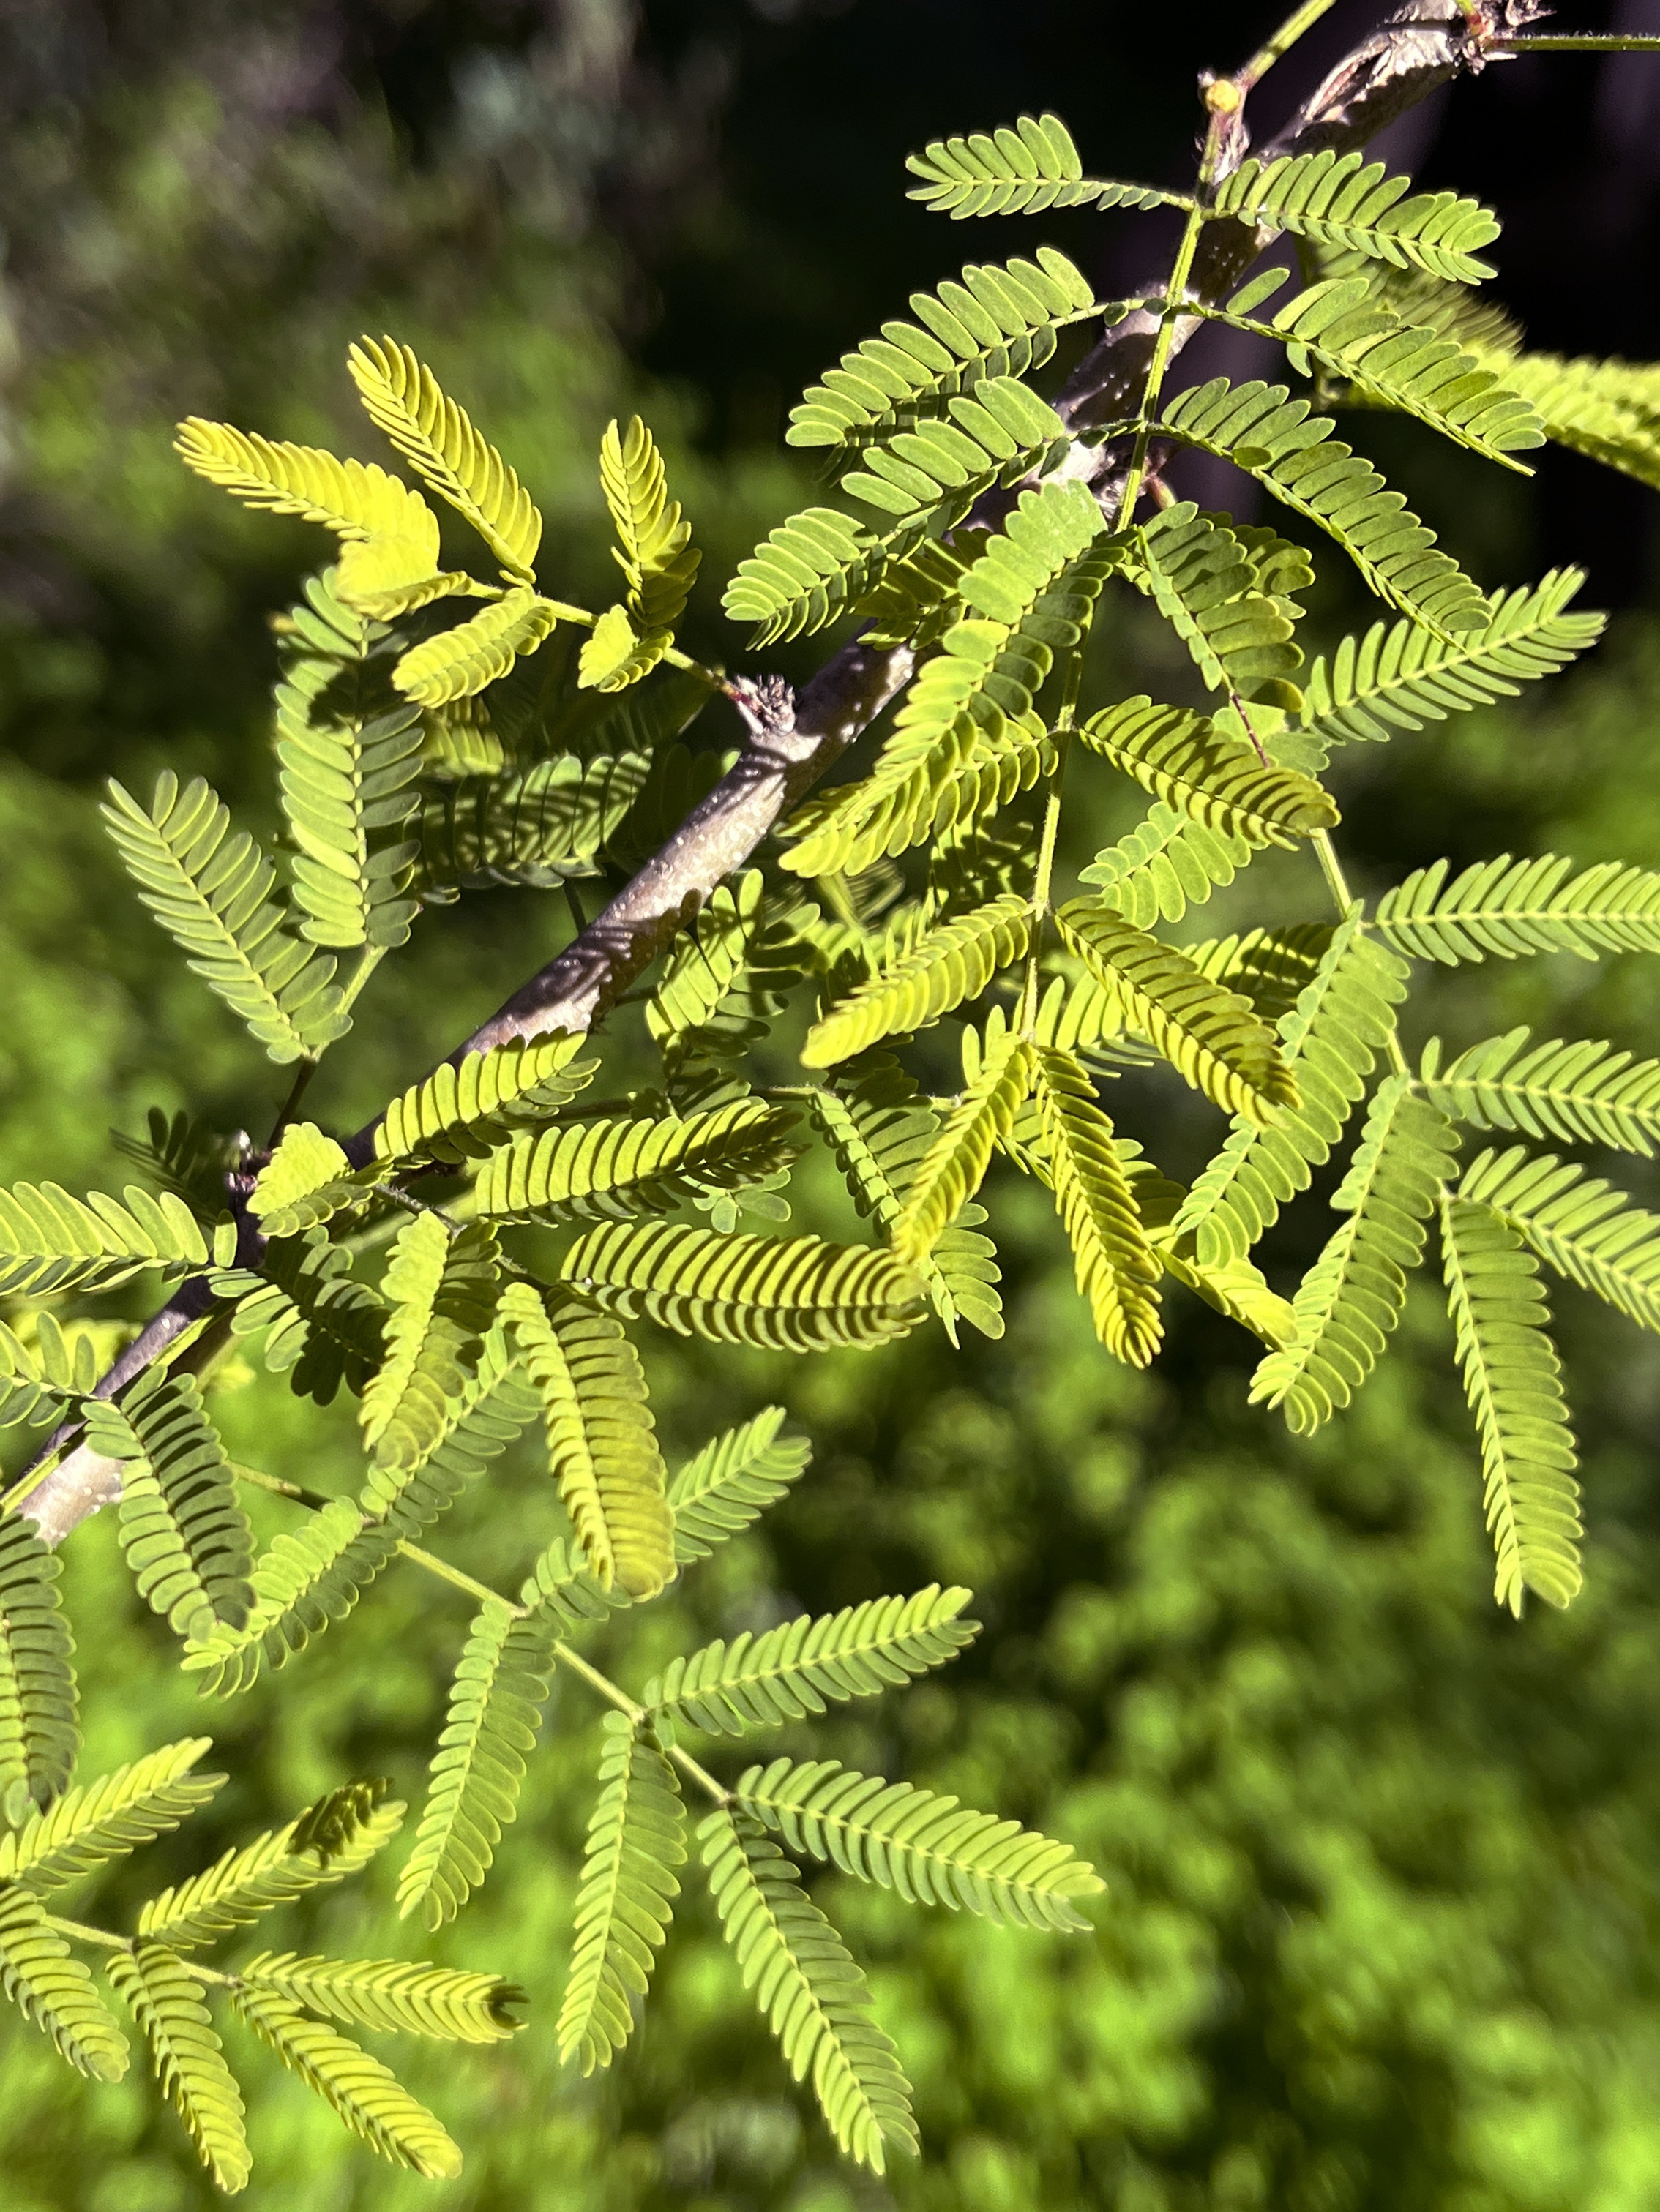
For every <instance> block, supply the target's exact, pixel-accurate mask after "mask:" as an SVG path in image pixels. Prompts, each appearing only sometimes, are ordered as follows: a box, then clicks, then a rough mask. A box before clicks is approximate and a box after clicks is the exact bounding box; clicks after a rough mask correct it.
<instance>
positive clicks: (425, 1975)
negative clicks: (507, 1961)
mask: <svg viewBox="0 0 1660 2212" xmlns="http://www.w3.org/2000/svg"><path fill="white" fill-rule="evenodd" d="M236 1978H237V1980H238V1981H239V1982H240V1983H241V1984H242V1985H243V1987H244V1988H245V1989H258V1990H274V1991H275V1992H276V1994H277V1996H283V1997H289V1998H292V1999H293V2001H294V2002H295V2003H296V2004H301V2005H304V2006H306V2007H307V2009H308V2010H309V2011H312V2012H318V2013H324V2014H326V2015H328V2017H329V2018H330V2019H331V2020H344V2021H352V2022H354V2023H355V2024H356V2025H357V2026H358V2027H372V2028H379V2029H381V2030H382V2031H384V2032H385V2033H388V2034H404V2035H423V2036H426V2037H429V2039H432V2040H434V2041H435V2042H439V2043H501V2042H503V2041H505V2040H506V2039H507V2038H508V2037H509V2036H513V2035H516V2034H517V2033H519V2031H520V2028H521V2027H524V2025H525V2021H524V2005H525V1993H524V1991H523V1990H521V1989H520V1988H519V1987H518V1985H517V1984H515V1983H513V1982H504V1981H502V1979H501V1978H500V1976H499V1975H496V1974H471V1973H466V1972H463V1971H462V1970H461V1969H460V1968H459V1967H456V1966H418V1965H415V1964H413V1963H411V1962H410V1960H406V1959H301V1958H298V1957H296V1956H295V1954H294V1953H293V1952H292V1951H282V1952H277V1951H262V1952H260V1954H259V1955H258V1958H255V1959H250V1960H248V1963H247V1965H246V1966H241V1967H239V1968H238V1970H237V1976H236Z"/></svg>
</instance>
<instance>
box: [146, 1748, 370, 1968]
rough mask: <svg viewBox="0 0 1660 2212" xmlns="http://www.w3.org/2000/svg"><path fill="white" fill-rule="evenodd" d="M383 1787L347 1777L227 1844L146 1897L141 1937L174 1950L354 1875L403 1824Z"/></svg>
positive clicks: (198, 1943)
mask: <svg viewBox="0 0 1660 2212" xmlns="http://www.w3.org/2000/svg"><path fill="white" fill-rule="evenodd" d="M385 1798H386V1784H385V1783H384V1782H349V1783H347V1784H344V1787H343V1788H341V1789H338V1790H330V1791H329V1793H328V1795H327V1796H325V1797H319V1799H318V1800H317V1802H316V1803H315V1804H314V1805H308V1806H307V1808H306V1810H305V1811H304V1812H303V1813H301V1814H297V1815H296V1816H295V1819H294V1820H290V1821H289V1822H288V1824H287V1825H286V1826H283V1827H281V1828H272V1829H271V1830H269V1831H268V1832H266V1833H265V1835H263V1836H257V1837H256V1838H254V1840H253V1842H252V1843H251V1844H243V1845H242V1846H241V1848H240V1850H237V1849H233V1850H228V1851H227V1852H226V1853H225V1855H224V1857H222V1858H221V1859H219V1860H218V1861H216V1863H215V1864H214V1865H212V1866H210V1867H209V1868H208V1869H206V1870H205V1871H204V1873H202V1874H198V1875H192V1876H191V1878H190V1879H189V1881H182V1882H179V1883H178V1884H177V1885H176V1886H175V1887H173V1888H170V1889H164V1890H163V1891H162V1892H161V1894H160V1896H159V1897H153V1898H151V1899H150V1900H149V1903H148V1904H146V1905H143V1907H142V1908H141V1910H140V1911H139V1915H138V1933H139V1936H141V1937H142V1938H143V1940H144V1941H146V1942H159V1943H165V1944H166V1945H167V1948H168V1949H169V1950H172V1951H192V1950H196V1949H198V1948H199V1947H200V1946H201V1945H202V1944H204V1943H211V1942H215V1941H216V1939H217V1938H218V1937H219V1936H228V1934H229V1933H230V1931H231V1930H232V1929H234V1928H245V1927H246V1926H247V1925H248V1924H249V1923H251V1922H252V1921H255V1920H258V1918H259V1917H260V1915H261V1914H262V1913H266V1912H271V1911H275V1910H276V1908H277V1906H278V1905H287V1904H289V1902H290V1901H291V1900H292V1899H295V1898H296V1897H303V1896H304V1894H305V1893H306V1892H307V1890H309V1889H317V1888H319V1887H325V1886H326V1885H328V1884H330V1883H332V1882H337V1881H344V1879H345V1877H346V1876H347V1875H351V1874H356V1873H357V1872H359V1870H360V1869H362V1868H363V1867H366V1866H367V1865H368V1863H369V1861H370V1860H371V1859H372V1858H373V1857H374V1855H375V1853H376V1852H377V1851H378V1850H381V1849H382V1847H383V1846H384V1845H386V1844H388V1843H390V1842H391V1840H392V1838H393V1837H394V1836H395V1835H396V1834H397V1833H398V1828H399V1826H401V1825H402V1822H403V1818H404V1808H403V1806H402V1805H401V1804H398V1802H395V1801H394V1802H392V1803H386V1802H384V1801H385Z"/></svg>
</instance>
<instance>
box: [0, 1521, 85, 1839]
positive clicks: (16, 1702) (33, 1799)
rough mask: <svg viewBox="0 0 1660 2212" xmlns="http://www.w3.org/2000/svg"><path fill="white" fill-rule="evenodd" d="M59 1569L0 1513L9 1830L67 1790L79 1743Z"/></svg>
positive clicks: (0, 1793)
mask: <svg viewBox="0 0 1660 2212" xmlns="http://www.w3.org/2000/svg"><path fill="white" fill-rule="evenodd" d="M62 1571H63V1566H62V1562H61V1561H60V1560H59V1559H58V1558H57V1556H56V1555H55V1554H54V1553H52V1552H50V1551H48V1549H47V1548H46V1545H45V1544H43V1543H42V1542H41V1541H40V1536H39V1535H38V1534H36V1532H35V1529H34V1528H33V1525H32V1523H31V1522H28V1521H27V1520H25V1519H23V1518H22V1517H21V1515H20V1514H18V1513H16V1512H13V1511H9V1510H8V1511H4V1512H0V1820H5V1821H7V1822H8V1823H9V1825H10V1826H12V1827H14V1828H18V1827H21V1826H22V1825H23V1822H24V1821H25V1820H27V1817H28V1815H29V1813H30V1811H31V1809H32V1808H41V1809H44V1808H46V1806H48V1805H50V1804H51V1803H52V1800H53V1799H54V1798H55V1797H58V1796H60V1795H61V1794H62V1792H63V1791H64V1790H66V1789H67V1788H68V1787H69V1779H70V1775H71V1774H72V1773H73V1772H74V1771H75V1758H76V1751H77V1750H78V1749H79V1747H80V1741H81V1737H80V1729H79V1726H78V1724H77V1721H76V1694H75V1669H74V1668H73V1666H72V1665H71V1664H70V1655H71V1653H72V1652H73V1651H74V1649H75V1646H74V1644H73V1643H72V1641H71V1640H70V1632H69V1626H68V1624H67V1623H66V1622H65V1620H64V1614H63V1608H62V1607H61V1606H60V1605H59V1603H58V1589H57V1583H58V1576H59V1575H60V1574H61V1573H62Z"/></svg>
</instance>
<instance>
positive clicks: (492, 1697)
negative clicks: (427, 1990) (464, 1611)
mask: <svg viewBox="0 0 1660 2212" xmlns="http://www.w3.org/2000/svg"><path fill="white" fill-rule="evenodd" d="M551 1643H552V1636H551V1632H550V1629H549V1627H548V1626H546V1624H545V1623H544V1622H543V1621H540V1620H535V1619H530V1620H520V1619H517V1618H516V1617H515V1615H514V1610H513V1608H512V1607H510V1606H508V1605H504V1604H503V1603H502V1601H501V1600H500V1599H496V1598H492V1599H491V1600H490V1601H489V1604H488V1605H485V1606H483V1607H480V1608H479V1610H478V1612H477V1614H476V1615H475V1616H474V1618H473V1624H472V1626H471V1629H470V1630H469V1632H468V1634H467V1642H466V1648H465V1650H464V1651H463V1652H462V1654H461V1657H460V1660H459V1663H458V1665H457V1667H456V1669H455V1680H454V1683H453V1686H452V1688H451V1691H450V1702H449V1713H448V1717H447V1719H446V1721H445V1723H444V1729H443V1732H442V1734H441V1735H440V1736H439V1739H438V1749H437V1752H436V1753H435V1756H434V1759H433V1762H432V1776H431V1780H430V1783H429V1786H428V1790H427V1806H426V1810H425V1812H424V1813H423V1814H422V1815H421V1826H420V1830H419V1832H418V1833H417V1837H416V1840H415V1848H414V1850H412V1851H411V1852H410V1855H409V1857H408V1859H407V1861H406V1862H405V1863H404V1870H403V1872H402V1874H401V1875H399V1876H398V1911H399V1912H400V1913H401V1914H402V1915H403V1917H404V1919H408V1917H409V1916H410V1913H412V1912H414V1911H417V1909H418V1910H419V1911H420V1912H421V1914H422V1917H423V1920H424V1922H425V1923H426V1925H427V1926H428V1927H429V1928H441V1927H442V1926H443V1924H444V1923H445V1922H446V1921H447V1920H453V1919H454V1917H455V1916H456V1914H457V1913H458V1912H459V1911H460V1910H461V1907H462V1906H463V1905H465V1903H466V1901H467V1899H468V1897H469V1896H470V1895H471V1893H472V1892H473V1891H474V1890H475V1889H477V1887H478V1885H479V1883H480V1882H481V1881H483V1879H484V1875H485V1874H486V1873H487V1871H488V1870H489V1863H490V1861H491V1860H492V1859H493V1858H494V1857H495V1856H496V1844H498V1843H499V1842H500V1841H501V1838H502V1829H503V1828H504V1827H506V1826H507V1825H508V1822H509V1821H511V1820H514V1818H515V1817H516V1815H517V1814H518V1810H519V1785H520V1783H521V1782H522V1781H523V1779H524V1775H525V1753H526V1752H527V1751H528V1750H529V1749H530V1748H531V1747H532V1744H533V1743H534V1742H535V1741H536V1731H537V1729H538V1726H539V1725H540V1723H541V1718H542V1708H543V1706H544V1705H545V1704H546V1702H547V1695H548V1677H549V1675H550V1673H551V1671H552V1668H553V1653H552V1650H551Z"/></svg>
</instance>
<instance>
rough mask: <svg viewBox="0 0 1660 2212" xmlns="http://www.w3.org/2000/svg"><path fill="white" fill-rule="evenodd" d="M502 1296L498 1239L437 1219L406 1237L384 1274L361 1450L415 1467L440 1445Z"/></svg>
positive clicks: (425, 1218)
mask: <svg viewBox="0 0 1660 2212" xmlns="http://www.w3.org/2000/svg"><path fill="white" fill-rule="evenodd" d="M497 1287H498V1271H497V1264H496V1239H495V1237H494V1236H493V1235H492V1234H491V1231H490V1230H489V1225H488V1224H487V1223H483V1222H474V1223H469V1224H468V1225H467V1226H466V1227H465V1229H463V1230H461V1231H459V1233H458V1234H457V1235H456V1236H454V1237H452V1236H451V1235H450V1231H449V1226H448V1225H447V1223H446V1222H445V1221H444V1219H443V1218H442V1217H441V1216H440V1215H438V1214H435V1213H418V1214H416V1215H415V1216H414V1217H413V1218H411V1219H410V1221H409V1222H407V1223H406V1224H405V1225H404V1228H403V1229H402V1230H400V1231H399V1232H398V1241H397V1243H396V1244H395V1246H394V1247H393V1249H392V1262H391V1265H390V1266H389V1267H387V1269H386V1285H385V1288H386V1296H387V1297H388V1299H389V1300H390V1302H391V1304H390V1308H389V1310H388V1312H387V1315H386V1358H385V1362H384V1364H383V1365H382V1366H381V1368H380V1372H379V1373H378V1374H377V1375H376V1376H375V1377H374V1380H373V1382H371V1383H370V1384H369V1386H368V1389H366V1390H365V1391H364V1393H363V1409H362V1420H363V1441H364V1443H366V1444H367V1445H368V1448H369V1449H370V1450H371V1452H372V1453H373V1454H374V1458H375V1459H376V1461H377V1462H379V1463H380V1465H381V1466H382V1467H388V1468H414V1467H418V1466H419V1465H420V1464H421V1462H422V1461H423V1459H426V1458H428V1457H429V1456H430V1455H431V1453H432V1452H433V1451H434V1450H435V1449H436V1448H437V1446H438V1444H439V1443H441V1441H442V1439H443V1437H444V1435H445V1433H446V1431H447V1429H448V1427H449V1425H450V1424H451V1422H452V1420H453V1414H454V1410H455V1408H457V1407H459V1405H460V1404H461V1403H462V1402H463V1401H464V1400H465V1396H466V1393H467V1389H468V1386H469V1384H470V1383H471V1381H472V1379H473V1377H474V1376H476V1375H477V1372H478V1362H479V1358H480V1355H481V1353H482V1352H483V1340H484V1334H485V1332H486V1330H487V1329H488V1328H489V1326H490V1322H491V1320H492V1318H493V1317H494V1314H495V1310H496V1292H497Z"/></svg>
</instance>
